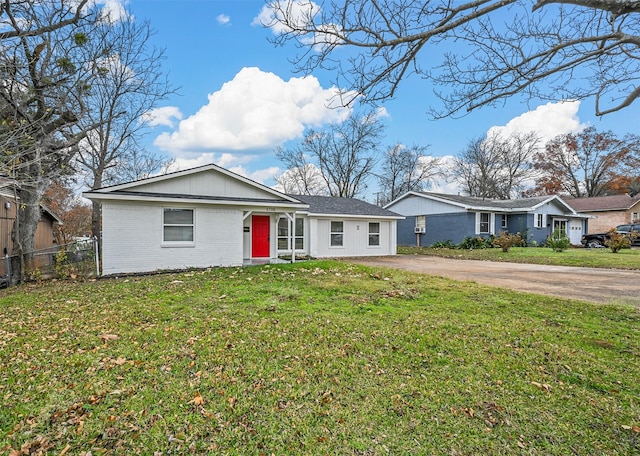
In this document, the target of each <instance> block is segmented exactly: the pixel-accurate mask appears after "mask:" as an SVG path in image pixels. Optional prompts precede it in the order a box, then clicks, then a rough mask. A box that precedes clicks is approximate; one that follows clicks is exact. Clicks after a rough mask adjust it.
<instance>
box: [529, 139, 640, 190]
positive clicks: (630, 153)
mask: <svg viewBox="0 0 640 456" xmlns="http://www.w3.org/2000/svg"><path fill="white" fill-rule="evenodd" d="M639 161H640V136H637V135H627V136H625V137H624V138H623V139H619V138H618V137H617V136H616V135H615V134H613V133H612V132H610V131H606V132H599V131H597V130H596V128H595V127H589V128H586V129H585V130H583V131H582V132H580V133H578V134H566V135H560V136H557V137H556V138H554V139H553V140H551V141H549V142H548V143H547V146H546V149H545V150H544V152H542V153H540V154H539V155H538V156H537V157H536V160H535V166H536V168H538V169H539V170H540V171H541V172H542V173H543V174H542V176H540V177H539V178H538V179H537V181H536V184H537V185H536V190H537V192H538V193H546V194H550V193H568V194H570V195H571V196H573V197H575V198H581V197H590V196H602V195H606V194H609V193H619V192H620V191H621V190H622V189H624V190H626V191H628V190H630V188H629V187H631V189H632V188H633V182H634V181H635V180H636V179H637V166H638V163H639ZM616 189H618V190H616Z"/></svg>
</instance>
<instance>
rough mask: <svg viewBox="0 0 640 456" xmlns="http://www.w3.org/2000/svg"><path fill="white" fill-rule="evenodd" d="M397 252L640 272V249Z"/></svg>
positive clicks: (402, 249) (423, 249) (408, 249)
mask: <svg viewBox="0 0 640 456" xmlns="http://www.w3.org/2000/svg"><path fill="white" fill-rule="evenodd" d="M398 253H399V254H405V255H432V256H439V257H445V258H457V259H464V260H485V261H510V262H512V263H534V264H550V265H554V266H582V267H590V268H613V269H640V249H625V250H621V251H619V252H618V253H612V252H611V250H609V249H585V248H580V247H572V248H570V249H567V250H565V251H563V252H554V251H553V250H551V249H550V248H546V247H512V248H511V250H510V251H509V252H506V253H505V252H503V251H502V249H500V248H489V249H473V250H465V249H440V248H438V249H433V248H428V247H407V246H398Z"/></svg>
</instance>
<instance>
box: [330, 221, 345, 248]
mask: <svg viewBox="0 0 640 456" xmlns="http://www.w3.org/2000/svg"><path fill="white" fill-rule="evenodd" d="M343 234H344V226H343V222H331V247H342V243H343V242H344V235H343Z"/></svg>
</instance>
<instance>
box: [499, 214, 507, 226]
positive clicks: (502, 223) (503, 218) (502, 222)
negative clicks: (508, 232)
mask: <svg viewBox="0 0 640 456" xmlns="http://www.w3.org/2000/svg"><path fill="white" fill-rule="evenodd" d="M500 227H502V228H507V214H501V215H500Z"/></svg>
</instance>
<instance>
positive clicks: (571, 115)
mask: <svg viewBox="0 0 640 456" xmlns="http://www.w3.org/2000/svg"><path fill="white" fill-rule="evenodd" d="M579 108H580V101H564V102H562V101H561V102H557V103H547V104H545V105H541V106H538V107H537V108H536V109H534V110H533V111H528V112H525V113H524V114H522V115H520V116H518V117H514V118H513V119H511V120H510V121H509V122H507V124H506V125H503V126H495V127H491V128H490V129H489V131H488V132H487V137H491V136H493V135H494V134H498V135H500V136H503V135H504V136H508V135H512V134H514V133H528V132H531V131H535V132H537V133H538V135H539V136H540V140H541V143H542V145H544V144H546V143H547V142H548V141H550V140H551V139H553V138H555V137H556V136H558V135H562V134H566V133H578V132H580V131H582V130H584V129H585V128H586V127H587V125H586V124H584V123H582V122H580V119H579V118H578V109H579Z"/></svg>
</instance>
